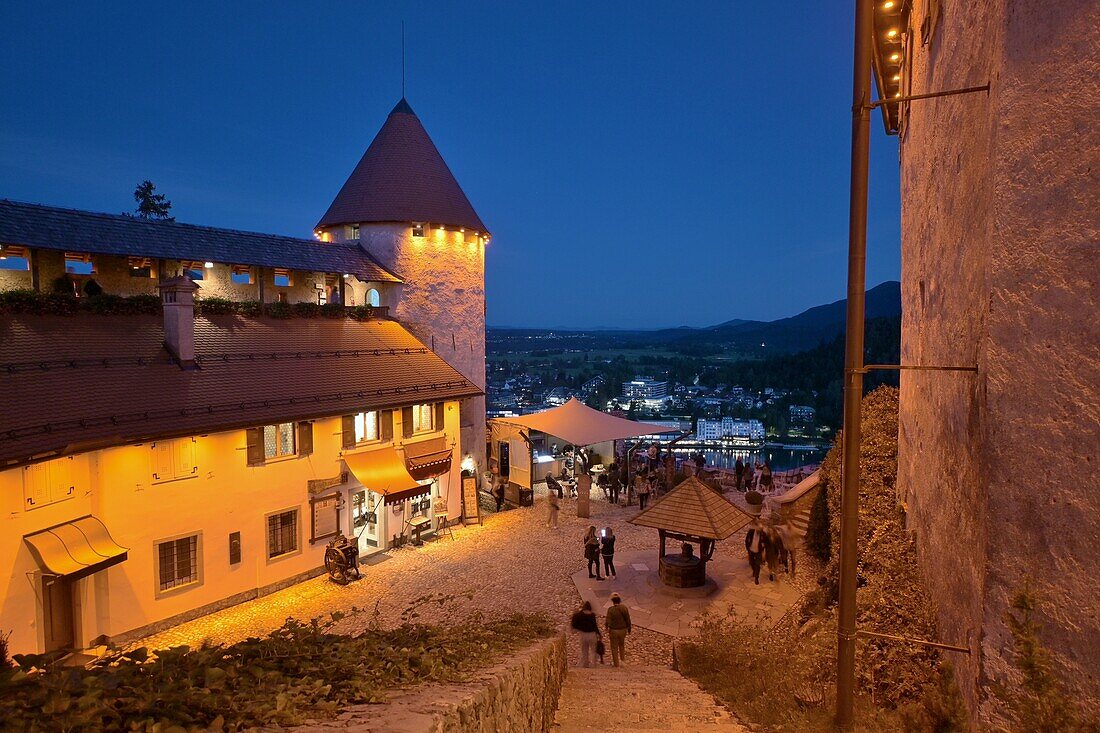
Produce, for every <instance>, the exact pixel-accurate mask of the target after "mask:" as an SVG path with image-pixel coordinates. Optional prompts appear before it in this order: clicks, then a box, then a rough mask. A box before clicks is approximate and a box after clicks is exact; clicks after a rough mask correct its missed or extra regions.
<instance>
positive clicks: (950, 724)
mask: <svg viewBox="0 0 1100 733" xmlns="http://www.w3.org/2000/svg"><path fill="white" fill-rule="evenodd" d="M897 414H898V392H897V390H896V389H895V388H892V387H880V388H879V389H876V390H875V391H874V392H872V393H870V394H868V395H867V396H866V397H865V398H864V400H863V435H862V440H861V451H860V469H861V481H860V525H859V548H860V565H859V578H860V588H859V591H858V593H857V605H858V613H859V617H858V623H859V626H860V628H864V629H868V630H874V631H880V632H883V633H888V634H897V635H900V636H907V637H910V638H918V639H935V638H936V627H935V616H934V609H933V607H932V605H931V603H930V601H929V599H928V596H927V593H926V592H925V590H924V588H923V585H922V583H921V579H920V577H919V576H918V574H917V565H916V553H915V548H914V546H913V543H912V541H911V540H910V539H909V537H908V535H907V534H906V533H905V531H904V528H903V524H902V516H901V511H900V509H899V507H898V504H897V499H896V494H895V489H894V482H895V478H896V476H897V435H898V422H897ZM840 453H841V451H840V448H839V446H834V448H833V449H832V450H831V451H830V452H829V455H828V456H827V457H826V458H825V461H824V463H823V465H822V481H823V487H824V491H826V492H827V494H826V496H827V501H828V512H827V516H828V517H829V535H828V537H829V539H831V544H832V546H833V547H837V546H839V533H840V463H841V455H840ZM819 514H820V515H825V514H826V512H825V511H824V507H822V508H819ZM837 562H838V558H837V556H836V553H833V554H832V557H831V558H830V559H829V561H828V562H827V563H826V565H825V567H824V570H823V575H822V578H821V590H819V591H817V592H815V593H811V594H809V596H808V597H807V598H806V599H804V603H803V607H802V609H801V610H802V614H801V618H800V619H799V621H798V623H797V625H798V628H797V629H783V628H780V629H775V630H768V629H764V628H762V627H760V626H758V625H753V624H746V623H744V622H739V621H737V620H736V619H732V618H723V619H712V620H708V621H707V622H706V625H705V627H704V629H702V633H701V634H700V638H704V639H707V640H708V641H707V643H706V644H687V645H685V646H684V652H683V655H682V656H683V661H684V665H683V668H684V671H685V672H686V673H687V674H690V675H691V676H693V677H695V678H696V679H698V680H699V682H700V683H701V684H703V685H704V686H705V687H707V688H708V689H710V690H711V691H712V692H714V693H715V694H716V695H718V696H719V698H721V699H722V700H723V702H725V703H726V704H727V705H728V706H729V707H730V708H732V709H733V710H735V711H736V712H737V713H738V714H739V715H741V716H742V717H743V718H745V719H746V720H751V721H753V722H754V723H757V724H759V725H763V726H765V727H766V728H768V729H770V730H777V731H788V730H789V731H796V730H797V731H816V730H822V731H824V730H832V713H833V702H834V700H833V695H834V694H835V692H834V690H835V684H836V680H835V666H834V665H835V660H836V614H835V609H834V604H835V601H836V590H837V575H838V565H837ZM857 669H858V674H859V679H858V683H859V691H860V696H859V698H858V701H857V719H858V720H859V721H860V723H859V726H860V727H857V728H856V729H855V730H866V731H880V730H899V731H901V730H904V731H936V732H937V733H947V732H948V731H960V730H965V729H966V712H965V709H964V708H963V705H962V701H961V698H960V696H959V694H958V691H957V690H956V689H955V687H954V683H953V680H952V676H951V673H950V669H949V668H947V667H946V665H944V664H943V663H942V661H941V659H940V655H939V653H938V652H937V651H936V650H934V649H932V648H929V647H921V646H917V645H914V644H905V643H902V642H886V641H877V640H862V641H861V642H860V645H859V649H858V656H857Z"/></svg>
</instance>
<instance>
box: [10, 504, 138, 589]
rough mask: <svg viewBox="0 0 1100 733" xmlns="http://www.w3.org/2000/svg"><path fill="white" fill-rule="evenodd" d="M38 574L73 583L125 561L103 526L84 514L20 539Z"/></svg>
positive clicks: (121, 552)
mask: <svg viewBox="0 0 1100 733" xmlns="http://www.w3.org/2000/svg"><path fill="white" fill-rule="evenodd" d="M23 541H24V542H25V543H26V544H27V549H28V550H30V553H31V555H33V556H34V559H35V562H37V563H38V566H39V567H40V568H42V572H44V573H47V574H49V575H59V576H62V577H65V578H69V579H70V580H77V579H79V578H83V577H85V576H88V575H91V574H92V573H95V572H98V571H100V570H103V569H105V568H109V567H110V566H112V565H117V564H118V563H120V562H122V561H123V560H125V559H126V553H127V548H125V547H122V546H121V545H119V544H118V543H117V542H115V541H114V538H112V537H111V533H110V532H108V531H107V527H105V526H104V524H103V522H101V521H99V520H98V519H97V518H95V517H93V516H91V515H88V516H86V517H81V518H80V519H74V520H73V521H71V522H65V523H63V524H58V525H56V526H54V527H50V528H49V529H44V530H41V531H39V532H33V533H31V534H29V535H26V536H24V537H23Z"/></svg>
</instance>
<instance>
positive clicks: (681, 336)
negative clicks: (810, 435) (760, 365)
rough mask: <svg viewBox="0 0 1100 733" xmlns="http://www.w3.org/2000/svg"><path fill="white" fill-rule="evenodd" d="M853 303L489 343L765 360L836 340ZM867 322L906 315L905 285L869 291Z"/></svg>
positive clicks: (497, 336) (516, 331)
mask: <svg viewBox="0 0 1100 733" xmlns="http://www.w3.org/2000/svg"><path fill="white" fill-rule="evenodd" d="M847 308H848V301H847V299H842V300H838V301H835V302H833V303H827V304H825V305H819V306H815V307H813V308H810V309H809V310H805V311H802V312H801V313H799V314H798V315H795V316H790V317H788V318H780V319H778V320H775V321H748V320H743V319H740V318H735V319H733V320H730V321H726V322H724V323H719V324H717V325H715V326H708V327H705V328H689V327H687V326H681V327H679V328H664V329H657V330H651V331H638V330H626V329H621V330H614V331H607V330H601V329H575V330H569V329H533V328H531V329H520V328H490V329H489V331H490V341H493V340H498V341H499V340H504V341H507V340H510V337H519V336H522V335H523V334H533V333H546V332H547V331H554V332H555V333H558V334H566V333H574V334H587V335H590V336H592V337H593V338H594V339H595V340H596V341H597V344H596V346H597V347H612V348H614V347H618V348H628V347H632V346H638V347H645V346H652V345H656V344H659V343H661V344H678V345H688V344H691V345H704V344H721V345H723V346H726V347H731V346H732V347H734V348H736V349H737V350H739V351H741V352H743V353H745V354H755V355H765V354H769V353H790V352H795V351H803V350H806V349H812V348H814V347H815V346H818V345H819V344H821V343H822V342H827V341H831V340H833V339H834V338H836V336H837V335H838V334H841V333H843V332H844V326H845V320H846V317H847ZM866 315H867V319H868V320H871V319H875V318H898V317H899V316H900V315H901V283H900V282H898V281H896V280H891V281H888V282H884V283H882V284H881V285H876V286H875V287H873V288H871V289H870V290H868V291H867V301H866Z"/></svg>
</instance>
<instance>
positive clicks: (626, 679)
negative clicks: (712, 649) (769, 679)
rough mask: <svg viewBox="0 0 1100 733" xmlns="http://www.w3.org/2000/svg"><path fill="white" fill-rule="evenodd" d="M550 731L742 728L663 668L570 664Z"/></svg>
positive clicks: (697, 732)
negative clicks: (586, 666) (586, 667)
mask: <svg viewBox="0 0 1100 733" xmlns="http://www.w3.org/2000/svg"><path fill="white" fill-rule="evenodd" d="M551 730H552V731H554V733H582V732H584V731H600V732H601V733H610V732H611V731H617V732H619V733H626V732H629V731H649V732H650V733H652V731H664V732H665V733H676V732H678V731H691V732H692V733H711V732H712V731H713V732H714V733H745V731H746V729H745V728H743V727H742V726H741V725H740V724H738V723H737V721H736V720H734V718H733V717H732V716H731V715H730V714H729V712H728V711H727V710H726V709H725V708H724V707H722V706H721V705H719V704H718V702H717V701H716V700H715V699H714V697H713V696H712V695H710V694H708V693H706V692H704V691H703V690H701V689H699V686H698V685H696V684H695V683H694V682H692V681H691V680H689V679H687V678H686V677H684V676H683V675H681V674H680V673H679V672H676V671H675V670H673V669H670V668H668V667H611V666H603V667H599V666H597V667H592V668H588V669H584V668H577V667H574V668H571V669H570V670H569V673H568V674H567V675H566V678H565V686H564V687H563V688H562V692H561V698H560V699H559V700H558V712H557V716H556V718H555V721H554V727H553V728H552V729H551Z"/></svg>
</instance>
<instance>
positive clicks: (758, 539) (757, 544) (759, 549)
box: [745, 519, 768, 585]
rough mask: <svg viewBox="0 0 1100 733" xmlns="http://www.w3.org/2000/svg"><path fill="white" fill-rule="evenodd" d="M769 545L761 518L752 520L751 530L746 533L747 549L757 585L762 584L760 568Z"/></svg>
mask: <svg viewBox="0 0 1100 733" xmlns="http://www.w3.org/2000/svg"><path fill="white" fill-rule="evenodd" d="M767 547H768V538H767V536H766V535H765V534H764V525H762V524H761V523H760V520H759V519H754V520H752V524H750V525H749V531H748V532H746V533H745V549H746V550H748V552H749V567H750V568H752V579H753V581H754V582H755V583H756V584H757V585H760V568H761V566H763V564H764V553H765V552H766V551H767Z"/></svg>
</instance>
